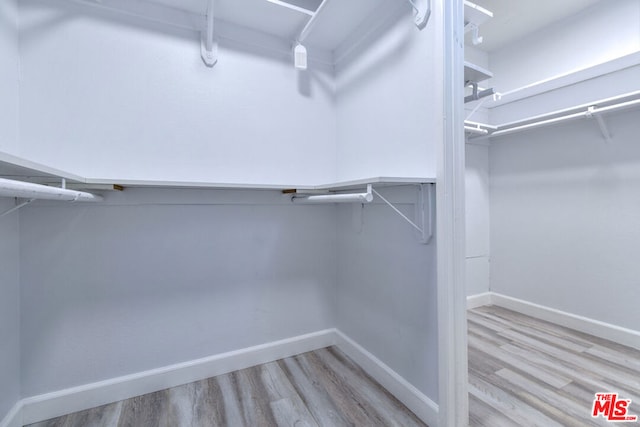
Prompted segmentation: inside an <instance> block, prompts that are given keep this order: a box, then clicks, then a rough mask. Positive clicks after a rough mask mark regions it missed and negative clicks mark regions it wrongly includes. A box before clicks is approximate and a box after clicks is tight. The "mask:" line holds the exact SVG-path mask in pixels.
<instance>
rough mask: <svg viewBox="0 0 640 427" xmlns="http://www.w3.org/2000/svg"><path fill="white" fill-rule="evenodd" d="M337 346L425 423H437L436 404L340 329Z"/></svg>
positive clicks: (434, 424) (433, 424) (432, 424)
mask: <svg viewBox="0 0 640 427" xmlns="http://www.w3.org/2000/svg"><path fill="white" fill-rule="evenodd" d="M336 335H337V346H338V348H339V349H340V350H342V351H343V352H344V353H345V354H346V355H347V356H349V357H350V358H351V359H353V361H354V362H356V363H357V364H358V365H359V366H360V367H361V368H362V369H364V371H365V372H366V373H367V374H369V375H371V377H373V378H374V379H375V380H376V381H378V382H379V383H380V384H381V385H382V386H383V387H384V388H386V389H387V390H388V391H389V392H390V393H391V394H393V395H394V396H395V397H396V398H397V399H398V400H399V401H400V402H402V403H403V404H404V405H405V406H406V407H407V408H409V409H410V410H411V411H412V412H413V413H414V414H416V415H417V416H418V418H420V419H421V420H422V421H424V422H425V423H426V424H427V425H430V426H437V425H438V405H437V404H436V403H435V402H433V401H432V400H431V399H429V398H428V397H427V396H426V395H425V394H424V393H422V392H421V391H420V390H418V389H417V388H415V387H414V386H413V385H412V384H410V383H409V382H408V381H407V380H405V379H404V378H403V377H401V376H400V375H398V374H397V373H396V372H395V371H393V370H392V369H391V368H390V367H389V366H387V365H385V364H384V363H383V362H382V361H381V360H380V359H378V358H377V357H375V356H374V355H373V354H371V353H369V352H368V351H367V350H365V349H364V348H363V347H362V346H360V345H359V344H358V343H356V342H355V341H353V340H352V339H351V338H349V337H347V336H346V335H344V334H343V333H342V332H340V331H336Z"/></svg>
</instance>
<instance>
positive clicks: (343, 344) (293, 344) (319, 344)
mask: <svg viewBox="0 0 640 427" xmlns="http://www.w3.org/2000/svg"><path fill="white" fill-rule="evenodd" d="M331 345H337V346H338V348H340V350H342V351H343V352H344V353H345V354H347V355H348V356H349V357H350V358H352V359H353V360H354V361H355V362H356V363H357V364H358V365H360V366H361V367H362V368H363V369H364V370H365V372H367V373H368V374H369V375H371V377H373V378H374V379H375V380H376V381H378V382H379V383H380V384H381V385H382V386H383V387H385V388H386V389H387V390H388V391H389V392H390V393H391V394H393V395H394V396H395V397H396V398H397V399H398V400H400V401H401V402H402V403H404V404H405V405H406V406H407V407H408V408H409V409H410V410H411V411H413V412H414V413H415V414H416V415H417V416H418V417H419V418H420V419H422V420H423V421H424V422H425V423H427V424H428V425H431V426H434V427H435V426H437V425H438V405H437V404H436V403H434V402H433V401H432V400H431V399H430V398H429V397H427V396H426V395H424V394H423V393H422V392H421V391H420V390H418V389H417V388H415V387H414V386H413V385H411V384H410V383H409V382H408V381H407V380H406V379H404V378H403V377H401V376H400V375H398V374H397V373H396V372H395V371H393V370H392V369H391V368H390V367H388V366H387V365H385V364H384V363H383V362H382V361H380V360H379V359H378V358H376V357H375V356H374V355H373V354H371V353H370V352H368V351H367V350H366V349H364V348H363V347H362V346H360V345H359V344H357V343H356V342H355V341H353V340H352V339H350V338H349V337H347V336H346V335H344V334H343V333H342V332H340V331H338V330H337V329H326V330H323V331H319V332H314V333H311V334H306V335H300V336H297V337H293V338H288V339H284V340H280V341H274V342H271V343H268V344H263V345H258V346H254V347H249V348H246V349H242V350H237V351H231V352H228V353H223V354H219V355H216V356H211V357H206V358H202V359H197V360H192V361H189V362H184V363H178V364H175V365H170V366H166V367H163V368H158V369H152V370H149V371H144V372H140V373H137V374H132V375H126V376H123V377H118V378H113V379H110V380H106V381H100V382H96V383H92V384H86V385H83V386H79V387H73V388H69V389H65V390H60V391H56V392H52V393H47V394H43V395H39V396H33V397H29V398H26V399H23V400H21V401H20V402H18V403H16V405H15V406H14V407H13V408H12V410H11V411H10V412H9V414H7V416H6V417H5V419H4V420H3V421H2V423H0V427H22V426H23V425H24V424H31V423H37V422H40V421H44V420H48V419H51V418H55V417H59V416H62V415H65V414H69V413H73V412H77V411H82V410H85V409H90V408H94V407H96V406H100V405H106V404H109V403H113V402H117V401H120V400H123V399H128V398H131V397H135V396H140V395H142V394H146V393H152V392H154V391H158V390H163V389H166V388H169V387H175V386H179V385H182V384H187V383H190V382H193V381H198V380H202V379H205V378H210V377H214V376H216V375H222V374H225V373H228V372H233V371H236V370H239V369H244V368H248V367H251V366H255V365H260V364H263V363H268V362H272V361H275V360H279V359H283V358H285V357H291V356H295V355H297V354H301V353H305V352H308V351H313V350H317V349H320V348H325V347H328V346H331Z"/></svg>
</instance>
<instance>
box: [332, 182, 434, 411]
mask: <svg viewBox="0 0 640 427" xmlns="http://www.w3.org/2000/svg"><path fill="white" fill-rule="evenodd" d="M381 193H382V194H383V196H385V197H387V198H390V199H391V200H392V201H393V202H394V203H398V204H399V207H400V208H401V210H402V211H403V212H404V213H405V214H406V215H407V216H408V217H409V218H413V217H414V206H413V205H412V203H415V200H416V193H415V190H414V189H413V188H411V187H405V188H404V189H400V190H398V189H386V190H385V191H381ZM352 209H353V207H352V206H341V207H339V208H338V259H337V262H338V293H337V307H338V317H337V326H338V329H340V330H341V331H342V332H344V333H345V334H346V335H347V336H349V337H350V338H352V339H353V340H355V341H356V342H358V343H359V344H360V345H362V346H363V347H364V348H366V349H367V350H368V351H370V352H371V353H372V354H374V355H375V356H376V357H378V358H379V359H380V360H382V361H383V362H384V363H386V364H387V365H388V366H389V367H391V368H392V369H393V370H394V371H396V372H397V373H398V374H400V375H401V376H403V377H404V378H405V379H406V380H407V381H409V382H411V383H412V384H413V385H414V386H415V387H417V388H418V389H419V390H421V391H422V392H423V393H425V394H426V395H427V396H429V398H430V399H431V400H433V401H434V402H437V401H438V361H437V355H438V334H437V306H436V302H437V301H436V299H437V298H436V250H435V238H434V239H433V241H432V242H431V243H430V244H429V245H422V244H421V243H420V241H419V236H418V233H417V231H416V230H414V229H413V228H412V227H411V226H410V225H409V224H408V223H406V222H405V221H404V220H403V219H402V218H401V217H400V216H399V215H398V214H396V213H395V212H393V211H392V210H391V209H390V208H389V207H388V206H387V205H384V204H381V203H380V201H379V200H377V202H376V203H374V204H371V205H366V206H365V207H364V210H363V215H362V220H363V222H362V223H361V225H362V228H361V230H359V227H358V226H357V225H355V224H354V215H353V211H352ZM355 222H356V223H359V221H358V220H356V221H355Z"/></svg>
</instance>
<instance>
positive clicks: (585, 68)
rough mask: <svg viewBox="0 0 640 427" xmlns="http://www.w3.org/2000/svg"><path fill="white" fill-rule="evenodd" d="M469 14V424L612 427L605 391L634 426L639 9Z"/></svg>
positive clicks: (495, 4)
mask: <svg viewBox="0 0 640 427" xmlns="http://www.w3.org/2000/svg"><path fill="white" fill-rule="evenodd" d="M474 3H475V5H470V4H467V5H465V7H466V8H468V9H469V11H468V13H466V14H465V17H466V18H465V21H466V22H465V25H466V26H465V35H466V38H465V84H466V86H467V87H466V90H467V92H466V98H465V136H466V243H467V244H466V273H467V274H466V286H467V295H468V304H469V307H470V309H471V311H470V312H469V337H468V339H469V344H470V347H469V364H470V371H469V376H470V392H471V396H470V399H471V402H470V406H471V420H472V423H471V424H472V425H473V424H474V423H475V424H476V425H502V424H501V423H506V424H507V425H511V424H514V425H524V424H522V423H523V422H524V423H525V424H526V425H558V424H559V425H592V424H593V423H595V424H593V425H606V424H607V423H606V422H605V420H603V419H600V420H596V419H594V418H592V417H591V415H592V414H591V412H590V411H591V405H592V404H593V400H594V393H597V392H619V393H620V394H621V395H626V398H629V399H631V400H632V404H631V410H630V413H633V414H636V415H637V414H638V413H640V400H638V399H640V383H639V382H638V378H640V371H638V368H639V367H640V356H639V355H640V352H638V351H635V350H633V349H640V312H639V311H638V310H637V307H636V305H637V304H636V301H637V300H638V298H639V297H640V287H639V286H638V284H639V283H638V277H639V276H640V270H639V264H638V262H637V255H638V249H639V246H638V240H639V238H640V223H639V222H638V218H640V197H638V194H639V189H640V186H639V184H640V182H639V178H640V146H639V145H638V133H639V132H640V1H638V0H620V1H594V0H584V1H583V0H576V1H562V2H546V1H542V2H503V1H498V0H478V1H477V2H474ZM491 306H493V307H495V309H492V308H489V307H491ZM478 307H480V308H478ZM523 316H524V317H523ZM540 320H542V321H545V322H550V323H542V322H540ZM525 327H526V328H525ZM564 328H567V329H564ZM571 330H573V331H574V332H575V331H577V332H575V334H578V335H574V332H572V331H571ZM584 334H588V335H590V336H593V337H594V338H593V340H592V341H589V340H588V339H587V338H586V336H585V335H584ZM518 338H519V339H518ZM589 339H591V338H589ZM499 353H500V354H499ZM559 355H560V356H562V357H561V358H560V359H561V361H560V362H556V361H554V358H555V357H559ZM488 360H489V361H490V363H487V361H488ZM495 360H499V363H498V362H495ZM494 362H495V365H494V366H493V367H492V368H489V367H488V366H489V365H490V364H491V363H494ZM501 363H503V364H501ZM520 363H522V364H520ZM552 378H556V379H561V381H560V384H553V383H554V381H553V380H552ZM493 379H495V382H492V380H493ZM545 379H547V380H549V381H551V383H552V384H553V386H552V385H549V383H548V382H545ZM564 379H567V381H566V382H563V380H564ZM505 390H507V392H504V391H505ZM539 390H540V391H539ZM542 391H544V393H543V392H542ZM532 396H533V397H532ZM529 397H531V398H530V399H529ZM554 399H555V401H554ZM534 400H535V401H534ZM505 405H506V406H505ZM507 406H509V407H510V408H511V414H510V415H508V416H507V418H505V417H503V416H502V415H504V413H505V411H504V408H505V407H507ZM496 408H498V409H497V410H496V411H494V412H493V415H495V417H496V418H494V419H493V420H491V416H492V412H491V411H492V410H495V409H496ZM500 408H502V410H501V409H500ZM513 408H520V414H515V412H517V411H515V410H513ZM474 411H475V414H474ZM496 412H502V414H498V415H496ZM523 420H525V421H523ZM526 420H528V421H526ZM598 421H601V422H602V423H603V424H599V423H598ZM575 423H578V424H575Z"/></svg>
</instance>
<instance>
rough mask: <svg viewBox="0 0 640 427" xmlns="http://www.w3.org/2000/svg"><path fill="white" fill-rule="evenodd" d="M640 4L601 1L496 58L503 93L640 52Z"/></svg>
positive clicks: (498, 87) (495, 69)
mask: <svg viewBox="0 0 640 427" xmlns="http://www.w3.org/2000/svg"><path fill="white" fill-rule="evenodd" d="M639 28H640V2H638V0H615V1H601V2H598V3H596V4H595V5H593V6H591V7H589V8H587V9H585V10H584V11H582V12H580V13H578V14H576V15H574V16H571V17H569V18H567V19H564V20H562V21H559V22H556V23H554V24H552V25H550V26H548V27H546V28H544V29H543V30H541V31H538V32H536V33H535V34H533V35H531V36H528V37H526V38H525V39H523V40H518V41H516V42H514V43H512V44H511V45H508V46H506V47H505V48H503V49H500V50H498V51H495V52H491V55H490V66H491V67H490V69H491V71H492V72H493V73H494V76H495V77H494V78H493V79H492V80H491V85H492V86H493V87H495V88H496V90H497V91H498V92H506V91H509V90H512V89H516V88H518V87H521V86H524V85H528V84H531V83H533V82H537V81H540V80H544V79H548V78H550V77H553V76H555V75H558V74H564V73H568V72H571V71H574V70H578V69H582V68H586V67H589V66H593V65H596V64H600V63H604V62H607V61H610V60H612V59H615V58H618V57H621V56H624V55H627V54H630V53H633V52H638V51H640V31H639Z"/></svg>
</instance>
